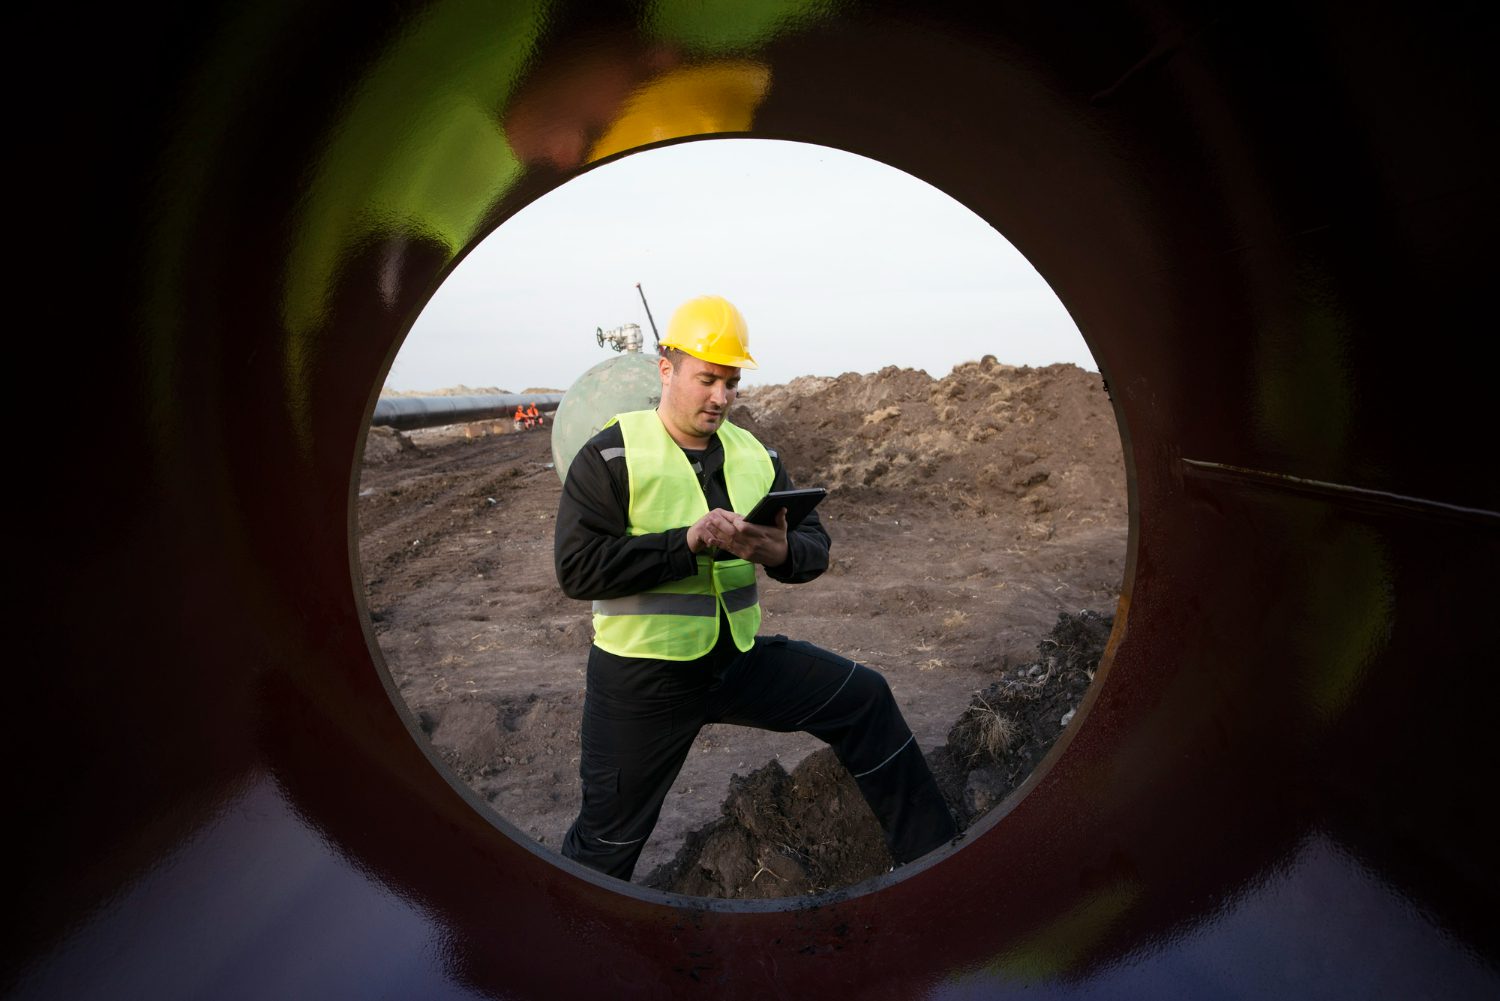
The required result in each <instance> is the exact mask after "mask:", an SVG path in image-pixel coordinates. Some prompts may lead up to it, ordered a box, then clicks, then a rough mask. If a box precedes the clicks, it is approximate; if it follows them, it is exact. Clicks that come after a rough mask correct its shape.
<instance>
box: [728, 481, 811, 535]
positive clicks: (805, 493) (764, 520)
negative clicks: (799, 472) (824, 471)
mask: <svg viewBox="0 0 1500 1001" xmlns="http://www.w3.org/2000/svg"><path fill="white" fill-rule="evenodd" d="M827 496H828V491H827V489H825V488H823V487H801V488H799V489H797V490H772V491H771V492H770V493H768V494H766V495H765V496H764V497H762V498H761V499H760V503H759V504H757V505H755V509H754V510H752V511H751V512H750V513H749V514H747V515H745V520H746V521H748V522H750V523H751V524H754V525H774V524H776V512H777V511H779V510H781V509H782V508H786V528H787V531H789V532H790V531H791V530H792V529H794V528H796V527H797V526H798V524H800V523H801V521H802V519H803V518H806V517H807V513H808V512H809V511H811V510H812V509H813V508H815V507H817V506H818V502H819V501H821V500H822V499H823V498H824V497H827Z"/></svg>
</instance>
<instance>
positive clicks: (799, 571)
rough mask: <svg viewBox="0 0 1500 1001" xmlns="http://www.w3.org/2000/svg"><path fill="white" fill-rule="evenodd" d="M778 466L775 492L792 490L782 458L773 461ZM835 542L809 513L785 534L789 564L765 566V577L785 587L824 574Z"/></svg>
mask: <svg viewBox="0 0 1500 1001" xmlns="http://www.w3.org/2000/svg"><path fill="white" fill-rule="evenodd" d="M771 461H772V462H773V463H774V465H775V467H776V478H775V479H774V480H772V482H771V489H772V490H791V489H793V487H792V478H791V477H790V476H788V475H787V472H786V467H785V466H783V465H782V464H781V456H779V455H778V456H776V457H775V458H774V459H772V460H771ZM831 545H832V540H830V539H829V538H828V532H827V530H826V529H824V528H823V523H822V522H821V521H819V520H818V512H817V511H816V510H813V511H810V512H808V515H807V517H806V518H803V519H802V524H800V525H798V526H797V527H796V528H794V529H792V530H791V531H790V532H788V533H786V562H785V563H783V564H781V566H779V567H766V576H768V577H770V578H771V579H772V580H779V581H781V583H783V584H805V583H807V582H808V581H810V580H813V579H815V578H817V577H819V576H821V575H822V573H823V571H824V570H827V569H828V549H829V546H831Z"/></svg>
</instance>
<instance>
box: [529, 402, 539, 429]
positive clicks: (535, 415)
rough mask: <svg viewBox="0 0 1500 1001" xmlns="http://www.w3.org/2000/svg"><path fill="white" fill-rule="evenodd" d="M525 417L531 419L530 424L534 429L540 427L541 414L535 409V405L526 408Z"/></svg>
mask: <svg viewBox="0 0 1500 1001" xmlns="http://www.w3.org/2000/svg"><path fill="white" fill-rule="evenodd" d="M526 416H527V417H530V418H531V423H532V424H533V425H535V426H536V427H541V426H542V412H541V411H540V410H538V409H537V408H536V404H535V403H533V404H532V405H531V406H529V407H527V408H526Z"/></svg>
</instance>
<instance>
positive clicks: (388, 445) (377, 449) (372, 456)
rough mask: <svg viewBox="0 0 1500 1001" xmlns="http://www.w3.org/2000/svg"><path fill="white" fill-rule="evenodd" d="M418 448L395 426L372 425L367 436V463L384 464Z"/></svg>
mask: <svg viewBox="0 0 1500 1001" xmlns="http://www.w3.org/2000/svg"><path fill="white" fill-rule="evenodd" d="M414 448H416V446H415V445H413V444H412V441H411V439H410V438H409V437H407V436H406V435H404V434H402V433H401V432H400V431H397V430H395V429H394V428H388V427H379V426H376V427H372V428H370V433H369V434H368V435H366V436H365V465H367V466H368V465H376V466H378V465H382V464H384V463H387V462H391V461H392V460H394V459H397V458H400V456H401V453H402V452H406V451H411V450H412V449H414Z"/></svg>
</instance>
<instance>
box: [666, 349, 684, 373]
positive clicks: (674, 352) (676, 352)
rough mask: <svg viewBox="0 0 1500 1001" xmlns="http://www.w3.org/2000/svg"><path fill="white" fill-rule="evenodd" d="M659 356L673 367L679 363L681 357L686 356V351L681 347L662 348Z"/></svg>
mask: <svg viewBox="0 0 1500 1001" xmlns="http://www.w3.org/2000/svg"><path fill="white" fill-rule="evenodd" d="M661 356H662V357H663V358H665V359H666V360H667V363H668V364H670V365H671V366H672V368H674V369H675V368H677V366H678V365H679V364H681V362H682V359H684V358H686V357H687V356H688V353H687V352H686V351H684V350H682V348H662V349H661Z"/></svg>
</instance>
